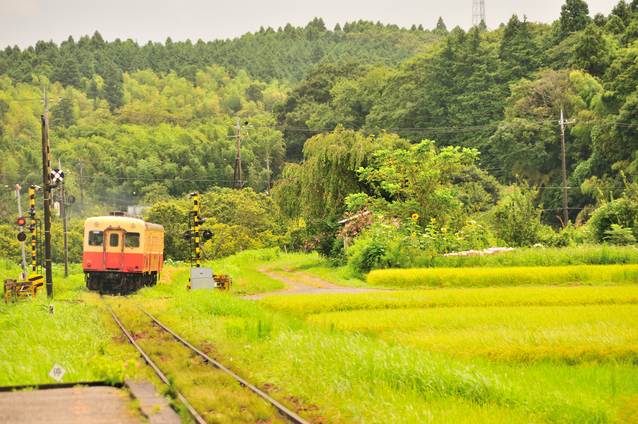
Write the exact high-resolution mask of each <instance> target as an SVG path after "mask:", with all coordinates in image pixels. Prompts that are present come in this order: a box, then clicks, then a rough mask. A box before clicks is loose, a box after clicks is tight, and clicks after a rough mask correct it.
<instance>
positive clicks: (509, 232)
mask: <svg viewBox="0 0 638 424" xmlns="http://www.w3.org/2000/svg"><path fill="white" fill-rule="evenodd" d="M510 189H511V193H510V196H509V198H506V199H504V200H501V201H500V202H499V203H498V205H496V207H494V209H493V210H492V224H493V227H494V232H495V234H496V235H497V237H498V238H500V239H502V240H503V241H504V242H505V243H506V244H507V245H509V246H531V245H533V244H534V243H537V242H538V240H539V234H540V231H541V229H542V224H541V221H540V216H541V212H542V206H535V205H534V199H535V198H536V196H537V194H538V191H537V190H533V189H531V188H530V187H529V186H528V185H527V184H526V183H523V184H521V185H520V186H519V185H517V184H515V185H513V186H511V187H510Z"/></svg>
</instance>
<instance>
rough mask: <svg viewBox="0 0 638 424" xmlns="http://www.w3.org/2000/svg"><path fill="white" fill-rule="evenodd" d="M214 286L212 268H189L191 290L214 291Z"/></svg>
mask: <svg viewBox="0 0 638 424" xmlns="http://www.w3.org/2000/svg"><path fill="white" fill-rule="evenodd" d="M216 286H217V284H216V283H215V279H214V278H213V269H212V268H206V267H201V268H191V290H195V289H214V288H215V287H216Z"/></svg>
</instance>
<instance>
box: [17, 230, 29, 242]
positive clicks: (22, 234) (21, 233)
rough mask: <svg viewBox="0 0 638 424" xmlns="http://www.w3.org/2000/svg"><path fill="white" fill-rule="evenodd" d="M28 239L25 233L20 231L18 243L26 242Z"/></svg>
mask: <svg viewBox="0 0 638 424" xmlns="http://www.w3.org/2000/svg"><path fill="white" fill-rule="evenodd" d="M26 239H27V235H26V234H25V233H24V232H22V231H20V232H19V233H18V241H25V240H26Z"/></svg>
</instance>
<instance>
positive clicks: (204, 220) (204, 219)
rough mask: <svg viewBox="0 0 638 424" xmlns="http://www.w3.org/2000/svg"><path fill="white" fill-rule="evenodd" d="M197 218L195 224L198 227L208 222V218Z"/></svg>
mask: <svg viewBox="0 0 638 424" xmlns="http://www.w3.org/2000/svg"><path fill="white" fill-rule="evenodd" d="M195 218H196V219H195V223H196V224H197V225H202V224H203V223H204V222H206V221H208V218H202V217H201V216H197V217H195Z"/></svg>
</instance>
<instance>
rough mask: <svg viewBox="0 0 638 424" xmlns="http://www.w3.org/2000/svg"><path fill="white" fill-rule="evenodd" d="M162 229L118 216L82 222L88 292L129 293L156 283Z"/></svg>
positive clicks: (137, 218) (159, 267) (161, 251)
mask: <svg viewBox="0 0 638 424" xmlns="http://www.w3.org/2000/svg"><path fill="white" fill-rule="evenodd" d="M163 263H164V227H162V226H161V225H157V224H151V223H150V222H144V220H143V219H141V218H139V217H135V216H131V215H126V214H124V213H121V212H111V214H110V215H109V216H98V217H93V218H87V219H86V221H85V222H84V254H83V257H82V264H83V267H84V275H85V280H86V286H87V287H88V288H89V290H99V291H100V293H102V292H116V293H128V292H132V291H135V290H138V289H140V288H142V287H143V286H153V285H155V284H156V283H157V279H158V278H159V275H160V272H161V271H162V265H163Z"/></svg>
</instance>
